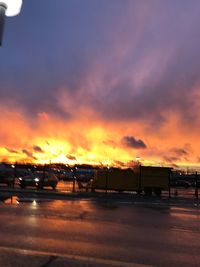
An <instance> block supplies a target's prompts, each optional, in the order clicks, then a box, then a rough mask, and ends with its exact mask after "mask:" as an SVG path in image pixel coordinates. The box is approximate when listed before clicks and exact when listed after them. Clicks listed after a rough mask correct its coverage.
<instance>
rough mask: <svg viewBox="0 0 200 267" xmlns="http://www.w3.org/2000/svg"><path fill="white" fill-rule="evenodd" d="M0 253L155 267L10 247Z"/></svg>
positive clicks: (3, 248) (123, 265) (146, 266)
mask: <svg viewBox="0 0 200 267" xmlns="http://www.w3.org/2000/svg"><path fill="white" fill-rule="evenodd" d="M0 251H5V252H14V253H18V254H24V255H31V256H48V257H49V256H54V257H59V258H63V259H66V260H75V261H85V262H87V263H94V264H95V263H96V264H107V265H110V266H121V267H155V266H153V265H146V264H139V263H133V262H125V261H119V260H110V259H102V258H95V257H87V256H79V255H70V254H62V253H55V252H45V251H37V250H28V249H20V248H12V247H2V246H0Z"/></svg>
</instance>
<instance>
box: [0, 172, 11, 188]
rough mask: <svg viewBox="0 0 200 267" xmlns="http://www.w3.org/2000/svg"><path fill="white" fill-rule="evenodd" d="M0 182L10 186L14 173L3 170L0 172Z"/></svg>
mask: <svg viewBox="0 0 200 267" xmlns="http://www.w3.org/2000/svg"><path fill="white" fill-rule="evenodd" d="M0 184H6V185H7V186H12V185H13V184H14V174H13V172H9V171H4V172H2V171H1V172H0Z"/></svg>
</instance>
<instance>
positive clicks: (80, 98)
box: [0, 0, 200, 166]
mask: <svg viewBox="0 0 200 267" xmlns="http://www.w3.org/2000/svg"><path fill="white" fill-rule="evenodd" d="M5 26H6V27H5V32H4V40H3V46H2V47H1V48H0V114H1V120H0V129H1V131H0V161H5V160H6V161H18V162H19V161H25V162H26V161H28V162H39V163H45V162H49V161H51V162H63V163H69V164H74V163H97V164H98V163H103V164H115V165H128V164H129V162H130V161H135V160H136V157H140V161H141V162H142V164H146V165H148V164H153V165H167V166H169V165H170V166H182V165H186V166H200V1H197V0H187V1H186V0H185V1H184V0H168V1H166V0H149V1H147V0H57V1H55V0H24V4H23V7H22V10H21V13H20V14H19V15H18V16H17V17H12V18H7V19H6V25H5Z"/></svg>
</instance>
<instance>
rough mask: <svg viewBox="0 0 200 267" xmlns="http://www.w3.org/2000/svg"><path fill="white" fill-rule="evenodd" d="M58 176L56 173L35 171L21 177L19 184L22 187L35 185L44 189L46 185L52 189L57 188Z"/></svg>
mask: <svg viewBox="0 0 200 267" xmlns="http://www.w3.org/2000/svg"><path fill="white" fill-rule="evenodd" d="M57 183H58V178H57V177H56V175H55V174H53V173H49V172H34V173H32V174H30V175H26V176H24V177H19V185H20V187H21V188H26V187H27V186H34V187H36V188H38V189H42V188H43V187H44V186H50V187H52V189H56V186H57Z"/></svg>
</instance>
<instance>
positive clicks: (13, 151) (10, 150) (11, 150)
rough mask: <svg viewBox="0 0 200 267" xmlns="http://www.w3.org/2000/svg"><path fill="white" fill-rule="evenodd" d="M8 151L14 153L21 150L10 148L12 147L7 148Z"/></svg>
mask: <svg viewBox="0 0 200 267" xmlns="http://www.w3.org/2000/svg"><path fill="white" fill-rule="evenodd" d="M5 149H6V150H7V151H8V152H10V153H14V154H18V153H19V152H18V151H17V150H14V149H10V148H7V147H6V148H5Z"/></svg>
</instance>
